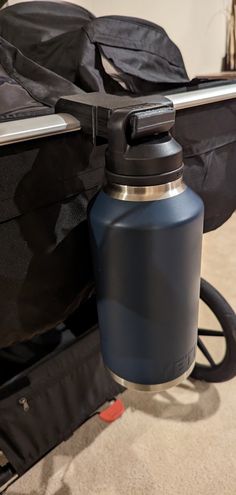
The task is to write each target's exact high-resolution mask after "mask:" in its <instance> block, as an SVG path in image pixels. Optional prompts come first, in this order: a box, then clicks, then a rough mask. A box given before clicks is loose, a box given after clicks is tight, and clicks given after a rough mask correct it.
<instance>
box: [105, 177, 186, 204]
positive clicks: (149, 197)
mask: <svg viewBox="0 0 236 495" xmlns="http://www.w3.org/2000/svg"><path fill="white" fill-rule="evenodd" d="M185 189H186V184H185V183H184V181H183V179H182V177H181V178H179V179H177V180H174V181H173V182H167V183H166V184H159V185H157V186H124V185H122V184H109V183H107V184H106V185H105V186H104V188H103V190H104V191H105V192H106V193H107V194H109V196H111V197H112V198H114V199H119V200H122V201H157V200H161V199H168V198H172V197H173V196H177V195H178V194H181V193H182V192H184V191H185Z"/></svg>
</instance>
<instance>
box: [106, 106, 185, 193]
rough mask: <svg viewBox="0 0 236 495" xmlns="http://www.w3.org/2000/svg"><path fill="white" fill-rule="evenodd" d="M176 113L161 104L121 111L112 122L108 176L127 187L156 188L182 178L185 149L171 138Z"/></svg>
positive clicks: (119, 110)
mask: <svg viewBox="0 0 236 495" xmlns="http://www.w3.org/2000/svg"><path fill="white" fill-rule="evenodd" d="M174 122H175V111H174V109H173V108H172V107H171V106H169V107H161V108H160V106H158V107H157V104H155V103H154V104H153V105H152V104H150V103H148V104H147V105H142V106H141V107H134V106H133V107H129V108H127V107H126V108H119V109H116V110H114V111H113V112H112V114H111V116H110V119H109V121H108V148H107V151H106V176H107V179H108V181H109V182H113V183H117V184H124V185H133V186H135V185H137V186H146V185H156V184H163V183H166V182H171V181H173V180H176V179H177V178H179V177H180V176H181V175H182V169H183V164H182V148H181V146H180V145H179V144H178V143H177V142H176V141H175V139H174V138H173V137H172V136H171V134H170V132H169V131H170V129H171V127H172V126H173V125H174Z"/></svg>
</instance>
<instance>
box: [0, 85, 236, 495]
mask: <svg viewBox="0 0 236 495" xmlns="http://www.w3.org/2000/svg"><path fill="white" fill-rule="evenodd" d="M167 98H168V99H169V100H170V101H171V102H172V103H173V107H174V109H175V110H176V111H178V110H183V109H187V108H192V107H195V106H201V105H209V104H212V103H216V102H222V101H225V100H230V99H234V98H236V83H231V84H220V85H218V86H216V87H211V88H204V89H199V90H193V91H187V92H180V93H178V92H176V93H173V94H168V95H167ZM82 127H83V126H81V123H80V121H79V119H78V118H77V117H75V116H74V115H71V114H69V113H55V114H53V115H48V116H43V117H34V118H28V119H24V120H18V121H10V122H5V123H4V124H0V146H5V145H9V144H13V143H18V142H22V141H26V140H31V139H36V138H37V139H39V138H43V137H46V136H52V135H57V134H62V133H67V132H78V131H80V129H81V128H82ZM200 297H201V299H202V300H203V301H204V302H205V303H206V304H207V305H208V306H209V307H210V309H211V310H212V311H213V313H214V314H215V315H216V317H217V318H218V320H219V321H220V323H221V326H222V329H223V335H224V337H225V338H226V341H227V345H228V349H227V352H226V354H227V356H226V357H227V359H228V358H229V356H230V362H231V363H233V362H234V359H235V356H236V335H235V334H236V315H235V312H234V311H233V310H232V308H230V306H229V305H228V303H227V302H226V301H225V299H224V298H223V296H222V295H221V294H219V293H218V292H217V290H216V289H215V288H214V287H212V286H210V284H208V283H207V282H205V281H202V284H201V295H200ZM207 332H208V331H207V330H204V329H202V330H199V335H200V336H201V335H210V334H209V333H207ZM209 332H211V335H212V336H215V337H217V336H219V332H218V331H209ZM198 346H199V348H200V350H201V351H202V352H203V354H204V355H205V357H206V358H207V360H208V362H209V367H203V366H201V365H196V368H195V370H194V372H193V375H192V376H193V377H195V378H197V379H205V380H207V381H220V379H217V373H215V370H216V368H217V366H215V364H214V362H213V360H212V359H211V356H210V354H209V353H208V351H207V349H206V348H205V346H204V345H202V342H201V339H200V338H199V341H198ZM235 361H236V360H235ZM226 364H227V365H228V361H227V363H226ZM226 364H225V368H224V369H223V374H222V381H223V380H226V379H229V378H232V377H233V376H235V374H236V365H232V367H231V371H230V372H229V371H227V369H226V367H227V366H226ZM16 478H17V474H16V473H15V472H14V470H13V468H12V466H11V465H10V464H9V463H8V462H7V459H5V458H4V455H3V454H2V452H1V451H0V492H2V491H3V490H5V489H6V488H7V486H8V485H9V483H12V482H13V481H14V480H15V479H16Z"/></svg>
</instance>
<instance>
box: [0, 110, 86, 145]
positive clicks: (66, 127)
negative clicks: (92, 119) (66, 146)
mask: <svg viewBox="0 0 236 495" xmlns="http://www.w3.org/2000/svg"><path fill="white" fill-rule="evenodd" d="M80 129H81V126H80V122H79V121H78V120H77V119H76V118H75V117H73V116H72V115H69V114H67V113H64V114H52V115H45V116H43V117H33V118H29V119H23V120H13V121H10V122H4V123H1V124H0V146H5V145H7V144H12V143H18V142H21V141H28V140H30V139H36V138H37V139H38V138H43V137H46V136H53V135H55V134H63V133H65V132H74V131H78V130H80Z"/></svg>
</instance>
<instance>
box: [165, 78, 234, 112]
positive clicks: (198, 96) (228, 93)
mask: <svg viewBox="0 0 236 495" xmlns="http://www.w3.org/2000/svg"><path fill="white" fill-rule="evenodd" d="M166 97H167V98H168V99H169V100H171V101H172V102H173V105H174V108H175V110H183V109H185V108H192V107H196V106H200V105H208V104H209V103H216V102H219V101H225V100H232V99H234V98H236V84H227V85H226V84H225V85H223V84H222V86H216V87H211V88H204V89H197V90H194V91H185V92H184V93H176V94H172V95H166Z"/></svg>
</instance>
